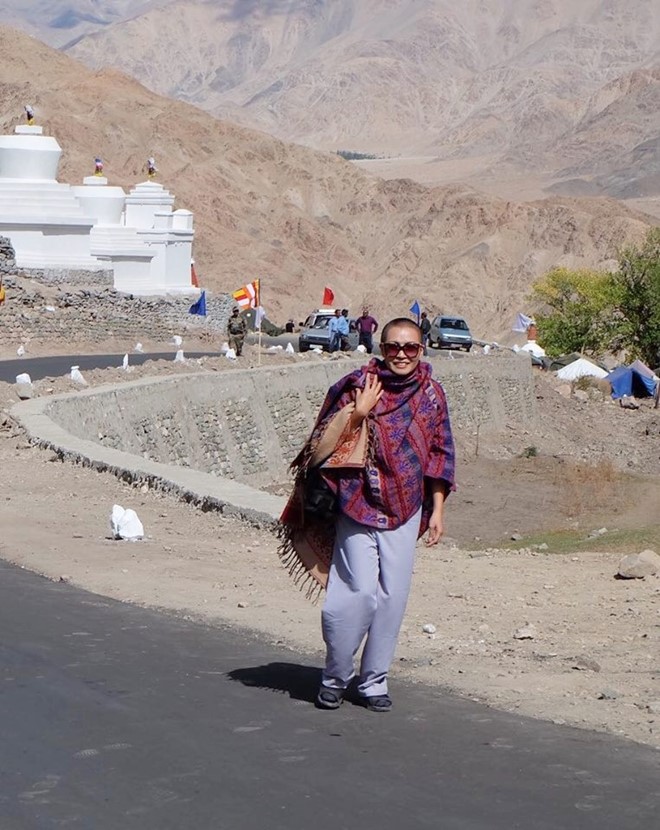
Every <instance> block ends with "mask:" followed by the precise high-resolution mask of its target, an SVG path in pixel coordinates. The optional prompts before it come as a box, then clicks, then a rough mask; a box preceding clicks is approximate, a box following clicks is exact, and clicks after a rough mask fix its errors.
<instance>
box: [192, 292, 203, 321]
mask: <svg viewBox="0 0 660 830" xmlns="http://www.w3.org/2000/svg"><path fill="white" fill-rule="evenodd" d="M188 314H199V315H201V316H202V317H206V291H202V293H201V294H200V295H199V300H197V302H196V303H193V304H192V305H191V306H190V308H189V309H188Z"/></svg>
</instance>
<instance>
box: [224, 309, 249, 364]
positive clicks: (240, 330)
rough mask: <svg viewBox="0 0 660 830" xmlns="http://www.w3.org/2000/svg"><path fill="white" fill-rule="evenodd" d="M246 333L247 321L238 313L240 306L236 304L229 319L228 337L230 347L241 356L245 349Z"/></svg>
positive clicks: (237, 355)
mask: <svg viewBox="0 0 660 830" xmlns="http://www.w3.org/2000/svg"><path fill="white" fill-rule="evenodd" d="M246 334H247V323H246V322H245V320H244V319H243V318H242V317H241V316H240V314H239V313H238V306H234V308H233V309H232V312H231V317H230V318H229V320H228V321H227V339H228V340H229V347H230V348H232V349H233V350H234V351H235V352H236V357H240V355H241V352H242V351H243V342H244V341H245V336H246Z"/></svg>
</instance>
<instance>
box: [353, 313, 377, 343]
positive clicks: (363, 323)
mask: <svg viewBox="0 0 660 830" xmlns="http://www.w3.org/2000/svg"><path fill="white" fill-rule="evenodd" d="M355 325H356V327H357V330H358V337H359V345H360V346H364V348H365V349H366V350H367V354H371V353H372V352H373V350H374V334H375V333H376V332H377V331H378V320H376V318H375V317H372V316H371V314H369V309H368V308H363V309H362V314H361V315H360V316H359V317H358V318H357V321H356V324H355Z"/></svg>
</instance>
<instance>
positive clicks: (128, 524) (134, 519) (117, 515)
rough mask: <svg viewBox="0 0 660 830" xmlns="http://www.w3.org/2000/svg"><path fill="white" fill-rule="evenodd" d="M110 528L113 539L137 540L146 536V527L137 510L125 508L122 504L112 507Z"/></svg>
mask: <svg viewBox="0 0 660 830" xmlns="http://www.w3.org/2000/svg"><path fill="white" fill-rule="evenodd" d="M110 529H111V531H112V537H113V539H128V540H130V541H135V540H136V539H142V538H143V537H144V527H143V526H142V522H141V521H140V519H139V518H138V515H137V513H136V512H135V510H131V509H129V510H124V508H123V507H122V506H121V505H120V504H115V505H113V507H112V513H111V514H110Z"/></svg>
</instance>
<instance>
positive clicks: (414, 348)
mask: <svg viewBox="0 0 660 830" xmlns="http://www.w3.org/2000/svg"><path fill="white" fill-rule="evenodd" d="M423 348H424V347H423V346H422V344H421V343H381V344H380V350H381V352H382V353H383V357H387V358H390V359H392V358H395V357H396V356H397V355H398V354H399V352H403V353H404V355H405V356H406V357H407V358H408V359H409V360H413V358H415V357H419V353H420V352H421V350H422V349H423Z"/></svg>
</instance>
